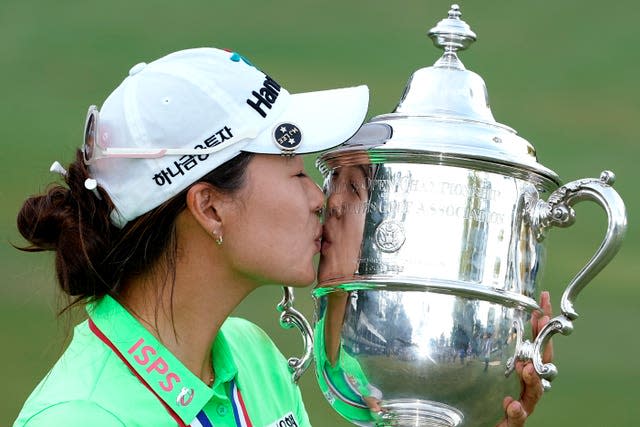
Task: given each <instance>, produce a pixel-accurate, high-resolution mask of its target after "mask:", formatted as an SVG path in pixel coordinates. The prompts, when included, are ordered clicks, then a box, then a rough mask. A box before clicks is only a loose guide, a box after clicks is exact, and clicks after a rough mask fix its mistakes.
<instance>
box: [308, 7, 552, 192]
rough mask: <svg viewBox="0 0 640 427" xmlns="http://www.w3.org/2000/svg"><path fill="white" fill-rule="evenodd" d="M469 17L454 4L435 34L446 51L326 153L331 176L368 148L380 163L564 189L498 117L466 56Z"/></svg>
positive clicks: (324, 164) (320, 163) (432, 35)
mask: <svg viewBox="0 0 640 427" xmlns="http://www.w3.org/2000/svg"><path fill="white" fill-rule="evenodd" d="M461 15H462V14H461V12H460V7H459V6H458V5H456V4H454V5H452V6H451V10H449V14H448V17H447V18H445V19H443V20H441V21H440V22H439V23H438V24H437V25H436V26H435V27H433V28H432V29H431V30H429V33H428V35H429V37H430V38H431V39H432V40H433V43H434V44H435V45H436V46H437V47H439V48H442V49H443V50H444V54H443V55H442V56H441V57H440V58H439V59H438V60H437V61H436V62H435V64H433V66H431V67H426V68H421V69H419V70H417V71H415V72H414V73H413V75H412V76H411V78H410V79H409V82H408V83H407V86H406V87H405V89H404V93H403V95H402V98H401V99H400V102H399V103H398V106H397V107H396V109H395V110H394V111H393V112H392V113H388V114H383V115H380V116H377V117H374V118H372V119H371V121H370V122H369V123H366V124H365V125H363V127H362V128H361V129H360V130H359V131H358V132H357V133H356V134H355V135H354V136H353V137H352V138H351V139H350V140H349V141H347V142H346V143H345V145H343V146H342V147H341V148H338V149H337V150H333V151H330V152H329V153H327V154H325V155H323V156H322V157H321V158H320V159H319V161H318V166H319V167H320V169H321V170H322V171H323V172H327V170H328V169H331V168H332V167H334V166H338V164H340V163H341V162H340V161H338V160H339V159H340V158H341V157H343V156H344V155H348V153H349V152H350V151H352V150H354V149H356V150H358V149H359V150H362V149H363V148H364V149H366V150H367V152H368V153H369V157H370V160H371V162H372V163H381V162H387V161H395V162H402V161H407V162H417V163H437V164H449V165H453V166H463V167H472V168H476V169H482V170H490V171H495V172H499V173H506V174H509V175H516V176H518V177H521V178H524V179H528V180H531V181H534V182H539V183H542V184H544V185H543V187H549V188H551V187H554V186H557V185H559V184H560V180H559V178H558V176H557V175H556V173H555V172H553V171H552V170H550V169H547V168H546V167H544V166H543V165H541V164H540V163H538V161H537V158H536V152H535V149H534V147H533V145H531V144H530V143H529V142H528V141H526V140H525V139H524V138H521V137H520V136H518V135H517V133H516V131H515V130H513V129H512V128H510V127H508V126H506V125H504V124H500V123H498V122H496V120H495V119H494V117H493V114H492V112H491V108H490V106H489V97H488V94H487V89H486V86H485V83H484V81H483V79H482V78H481V77H480V76H479V75H478V74H476V73H474V72H472V71H469V70H467V69H466V68H465V66H464V64H463V63H462V61H461V60H460V59H459V57H458V52H459V51H461V50H464V49H467V48H468V47H469V46H470V45H471V44H472V43H473V42H474V41H475V40H476V34H475V33H474V32H473V31H472V30H471V28H470V27H469V25H467V23H466V22H464V21H463V20H461V19H460V17H461Z"/></svg>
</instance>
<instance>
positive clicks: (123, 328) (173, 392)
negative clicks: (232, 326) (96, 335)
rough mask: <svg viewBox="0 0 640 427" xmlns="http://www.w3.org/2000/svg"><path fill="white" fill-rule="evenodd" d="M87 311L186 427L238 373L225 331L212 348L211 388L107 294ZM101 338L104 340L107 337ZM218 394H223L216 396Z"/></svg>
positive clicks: (126, 361)
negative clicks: (212, 384)
mask: <svg viewBox="0 0 640 427" xmlns="http://www.w3.org/2000/svg"><path fill="white" fill-rule="evenodd" d="M87 311H88V313H89V317H90V318H91V320H92V321H93V323H94V324H95V325H96V326H97V328H98V329H99V331H100V332H101V333H102V334H103V336H104V337H105V338H106V339H107V340H108V341H109V342H110V343H111V345H110V347H111V348H112V350H114V352H116V353H117V354H118V356H120V358H121V359H123V360H124V361H125V363H126V364H127V365H128V366H129V368H130V369H132V370H133V371H134V373H135V374H136V376H138V378H139V379H140V380H141V381H143V382H144V383H145V384H146V385H147V386H148V388H150V389H151V390H152V391H153V392H154V394H155V395H156V396H158V398H160V399H161V400H162V401H164V403H165V406H168V407H169V408H170V409H171V410H173V411H174V412H175V413H176V414H177V415H178V416H179V417H180V418H181V419H182V420H183V421H184V422H185V424H189V423H190V422H191V421H192V420H193V419H194V418H195V417H196V415H197V414H198V412H200V410H202V409H203V408H204V406H205V404H206V403H207V402H208V401H209V400H210V399H211V397H212V396H214V390H220V391H221V390H224V387H220V384H222V383H225V382H228V381H230V380H231V379H233V378H234V377H235V376H236V374H237V368H236V365H235V363H234V361H233V357H232V355H231V351H230V349H229V346H228V344H227V340H226V339H225V337H224V335H223V333H222V331H220V332H218V335H217V337H216V340H215V342H214V345H213V348H212V357H213V360H214V366H215V373H216V378H215V383H214V386H213V389H212V388H209V387H207V385H206V384H205V383H204V382H202V381H201V380H200V378H198V377H197V376H196V375H194V374H193V373H192V372H191V371H190V370H189V369H187V368H186V367H185V366H184V365H183V364H182V362H180V360H178V359H177V358H176V357H175V356H174V355H173V354H172V353H171V352H170V351H169V350H168V349H167V348H166V347H165V346H164V345H162V343H160V341H158V340H157V339H156V338H155V337H154V336H153V335H152V334H151V333H150V332H149V331H148V330H147V329H146V328H145V327H144V326H142V325H141V324H140V322H138V320H136V319H135V318H134V317H133V316H132V315H131V314H130V313H129V312H128V311H127V310H126V309H125V308H124V307H123V306H122V305H120V303H118V302H117V301H116V300H115V299H113V298H112V297H110V296H108V295H106V296H104V297H103V298H101V299H100V300H99V301H97V302H94V303H91V304H89V305H88V306H87ZM101 339H103V341H104V338H101ZM107 344H108V343H107ZM218 394H220V392H216V393H215V395H218ZM218 397H222V396H218Z"/></svg>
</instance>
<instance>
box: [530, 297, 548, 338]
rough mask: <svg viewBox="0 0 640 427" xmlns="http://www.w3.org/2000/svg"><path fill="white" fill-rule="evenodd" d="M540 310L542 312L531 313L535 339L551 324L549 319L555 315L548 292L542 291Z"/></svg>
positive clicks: (532, 331) (532, 330)
mask: <svg viewBox="0 0 640 427" xmlns="http://www.w3.org/2000/svg"><path fill="white" fill-rule="evenodd" d="M540 310H542V312H540V311H537V310H536V311H534V312H533V313H531V333H532V334H533V336H534V337H537V336H538V334H539V333H540V330H541V329H542V328H543V327H544V325H546V324H547V323H549V319H550V318H551V316H552V315H553V308H552V306H551V296H550V295H549V292H548V291H542V292H541V293H540ZM545 317H546V319H545Z"/></svg>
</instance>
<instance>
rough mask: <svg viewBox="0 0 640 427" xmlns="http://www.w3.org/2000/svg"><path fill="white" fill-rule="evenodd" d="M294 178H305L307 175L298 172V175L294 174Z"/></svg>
mask: <svg viewBox="0 0 640 427" xmlns="http://www.w3.org/2000/svg"><path fill="white" fill-rule="evenodd" d="M296 177H298V178H306V177H307V174H306V173H304V171H300V172H298V173H297V174H296Z"/></svg>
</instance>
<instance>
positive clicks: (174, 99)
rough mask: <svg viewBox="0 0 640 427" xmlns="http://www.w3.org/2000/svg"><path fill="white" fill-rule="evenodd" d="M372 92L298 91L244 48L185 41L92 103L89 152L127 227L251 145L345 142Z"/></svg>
mask: <svg viewBox="0 0 640 427" xmlns="http://www.w3.org/2000/svg"><path fill="white" fill-rule="evenodd" d="M368 102H369V90H368V88H367V87H366V86H357V87H351V88H343V89H333V90H325V91H317V92H308V93H299V94H290V93H289V92H287V90H286V89H284V88H283V87H281V86H280V85H279V84H278V83H277V82H276V81H275V80H274V79H272V78H271V77H269V76H268V75H266V74H264V73H263V72H261V71H260V70H258V69H257V68H255V67H254V66H253V65H252V64H251V63H250V62H249V61H248V60H247V59H246V58H244V57H243V56H241V55H239V54H238V53H235V52H228V51H226V50H221V49H215V48H197V49H187V50H182V51H178V52H174V53H172V54H169V55H167V56H165V57H163V58H160V59H158V60H156V61H153V62H151V63H149V64H145V63H140V64H137V65H135V66H134V67H133V68H131V70H130V71H129V76H128V77H126V78H125V79H124V81H123V82H122V83H121V84H120V86H118V87H117V88H116V89H115V90H114V91H113V93H111V95H109V97H108V98H107V99H106V100H105V102H104V104H103V105H102V108H101V109H100V110H99V111H98V109H97V108H96V107H95V106H92V107H90V108H89V112H88V114H87V121H86V125H85V134H84V136H85V144H84V146H83V151H84V155H85V162H86V163H87V164H88V168H89V174H90V176H91V178H92V179H93V180H95V181H94V185H95V182H97V184H98V185H100V186H101V187H102V188H103V189H104V190H105V191H106V192H107V193H108V194H109V196H110V197H111V200H112V201H113V203H114V205H115V210H114V211H113V212H112V213H111V220H112V222H113V223H114V224H115V225H116V226H118V227H123V226H124V225H125V224H126V223H127V222H129V221H131V220H132V219H134V218H136V217H138V216H140V215H142V214H144V213H145V212H148V211H150V210H151V209H153V208H155V207H157V206H159V205H160V204H162V203H163V202H165V201H167V200H169V199H170V198H171V197H173V196H175V195H177V194H178V193H180V192H181V191H182V190H184V189H185V188H187V187H188V186H189V185H191V184H193V183H194V182H196V181H197V180H198V179H200V178H202V177H203V176H204V175H206V174H207V173H209V172H211V171H212V170H214V169H215V168H216V167H218V166H220V165H221V164H223V163H224V162H226V161H228V160H230V159H232V158H233V157H235V156H237V155H238V154H240V153H241V152H243V151H244V152H251V153H263V154H284V155H293V154H304V153H313V152H318V151H323V150H326V149H329V148H332V147H334V146H336V145H339V144H341V143H342V142H344V141H346V140H347V139H349V138H350V137H351V136H352V135H353V134H354V133H355V132H356V131H357V130H358V128H359V127H360V125H361V124H362V122H363V121H364V118H365V115H366V112H367V107H368Z"/></svg>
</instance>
